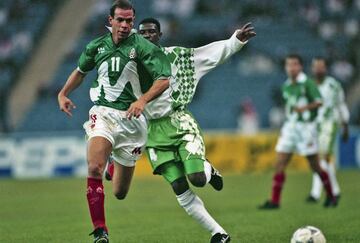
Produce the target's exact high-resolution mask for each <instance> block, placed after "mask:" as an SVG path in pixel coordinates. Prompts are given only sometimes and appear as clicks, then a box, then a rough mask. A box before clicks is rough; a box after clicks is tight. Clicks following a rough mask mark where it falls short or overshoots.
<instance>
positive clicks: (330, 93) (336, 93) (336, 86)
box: [307, 57, 350, 202]
mask: <svg viewBox="0 0 360 243" xmlns="http://www.w3.org/2000/svg"><path fill="white" fill-rule="evenodd" d="M312 73H313V76H314V79H315V81H316V84H317V86H318V89H319V91H320V93H321V96H322V97H323V105H322V106H321V107H320V109H319V114H318V117H317V121H318V128H319V150H320V159H321V160H320V165H321V167H322V168H323V169H324V170H325V171H327V172H328V174H329V179H330V183H331V187H332V189H333V193H334V196H335V197H337V198H338V199H339V197H340V187H339V184H338V182H337V180H336V175H335V163H334V162H332V161H331V158H332V155H333V148H334V143H335V138H336V135H337V131H338V126H339V125H341V126H342V140H343V141H345V142H346V141H347V139H348V136H349V129H348V123H349V118H350V114H349V109H348V108H347V106H346V104H345V98H344V91H343V89H342V87H341V84H340V83H339V82H338V81H336V80H335V79H334V78H333V77H330V76H327V67H326V60H325V59H324V58H322V57H317V58H314V59H313V61H312ZM321 190H322V183H321V180H320V178H319V176H318V175H317V174H315V173H314V175H313V182H312V189H311V192H310V195H309V197H308V198H307V201H308V202H317V201H318V200H319V199H320V196H321Z"/></svg>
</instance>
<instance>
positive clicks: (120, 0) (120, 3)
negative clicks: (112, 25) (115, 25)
mask: <svg viewBox="0 0 360 243" xmlns="http://www.w3.org/2000/svg"><path fill="white" fill-rule="evenodd" d="M117 8H121V9H125V10H129V9H132V11H133V12H134V15H135V9H134V7H133V5H132V4H131V2H129V1H128V0H116V1H114V3H113V4H112V6H111V8H110V16H111V17H114V15H115V9H117Z"/></svg>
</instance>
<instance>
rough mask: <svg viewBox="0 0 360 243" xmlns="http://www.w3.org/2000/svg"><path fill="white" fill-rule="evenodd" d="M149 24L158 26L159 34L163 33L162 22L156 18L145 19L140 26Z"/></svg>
mask: <svg viewBox="0 0 360 243" xmlns="http://www.w3.org/2000/svg"><path fill="white" fill-rule="evenodd" d="M147 23H151V24H154V25H156V27H157V28H158V30H159V32H161V26H160V22H159V20H157V19H155V18H145V19H143V20H141V21H140V23H139V26H140V25H141V24H147Z"/></svg>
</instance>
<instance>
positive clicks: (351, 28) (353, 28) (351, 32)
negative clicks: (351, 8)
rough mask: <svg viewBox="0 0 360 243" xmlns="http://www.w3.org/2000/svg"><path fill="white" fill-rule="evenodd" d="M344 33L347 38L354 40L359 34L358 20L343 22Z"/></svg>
mask: <svg viewBox="0 0 360 243" xmlns="http://www.w3.org/2000/svg"><path fill="white" fill-rule="evenodd" d="M344 32H345V34H346V35H347V36H348V37H349V38H354V37H355V36H357V35H358V34H359V20H358V19H348V20H347V21H346V22H345V27H344Z"/></svg>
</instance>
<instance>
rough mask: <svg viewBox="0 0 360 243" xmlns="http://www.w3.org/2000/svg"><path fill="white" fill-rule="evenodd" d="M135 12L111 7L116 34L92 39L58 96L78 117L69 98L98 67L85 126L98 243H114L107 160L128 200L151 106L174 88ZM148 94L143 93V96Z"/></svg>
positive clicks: (120, 194) (124, 4)
mask: <svg viewBox="0 0 360 243" xmlns="http://www.w3.org/2000/svg"><path fill="white" fill-rule="evenodd" d="M134 18H135V16H134V9H133V6H132V5H131V3H129V2H128V1H127V0H118V1H115V2H114V3H113V5H112V7H111V9H110V15H109V22H110V25H111V26H112V32H111V33H108V34H105V35H103V36H101V37H99V38H97V39H95V40H93V41H91V42H90V43H89V44H88V45H87V46H86V49H85V50H84V52H83V53H82V54H81V56H80V59H79V63H78V68H77V69H75V70H74V71H73V72H72V74H71V75H70V76H69V78H68V80H67V82H66V84H65V85H64V87H63V88H62V90H61V91H60V92H59V94H58V102H59V106H60V109H61V110H62V111H63V112H65V113H66V114H68V115H69V116H71V115H72V113H71V112H72V109H74V108H75V105H74V104H73V102H72V101H71V100H70V99H69V98H68V96H69V94H70V93H71V92H72V91H73V90H74V89H76V88H77V87H78V86H79V85H80V84H81V82H82V81H83V79H84V77H85V75H86V73H87V72H89V71H91V70H93V69H94V68H96V70H97V73H98V77H97V79H96V80H95V81H94V82H93V85H92V87H91V89H90V98H91V100H92V102H93V103H94V106H93V107H92V108H91V109H90V111H89V121H88V122H86V123H85V124H84V129H85V130H86V134H87V137H88V149H87V162H88V178H87V200H88V206H89V210H90V215H91V220H92V223H93V226H94V231H93V232H92V234H93V235H94V242H96V243H100V242H108V229H107V226H106V224H105V212H104V198H105V195H104V188H103V183H102V176H103V171H104V169H105V165H106V161H107V159H108V157H109V156H110V153H112V155H113V159H114V160H115V161H116V163H115V166H114V175H113V180H112V184H113V192H114V195H115V196H116V197H117V198H118V199H124V198H125V196H126V194H127V192H128V190H129V187H130V182H131V179H132V176H133V172H134V167H135V161H136V160H137V159H138V158H139V156H140V154H141V152H142V148H143V147H144V146H145V144H146V139H147V123H146V120H145V117H144V116H143V115H142V112H143V110H144V107H145V105H146V104H147V103H148V102H150V101H151V100H152V99H154V98H155V97H156V96H158V95H160V94H161V93H162V92H163V91H164V90H166V89H167V88H168V87H169V80H168V78H169V77H170V76H171V66H170V63H169V61H168V59H167V58H166V56H165V55H164V53H163V52H162V51H161V49H160V48H158V47H157V46H155V45H153V44H152V43H150V42H149V41H147V40H145V39H144V38H143V37H142V36H140V35H138V34H134V33H131V29H132V27H133V23H134ZM142 93H144V94H143V95H141V94H142Z"/></svg>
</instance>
